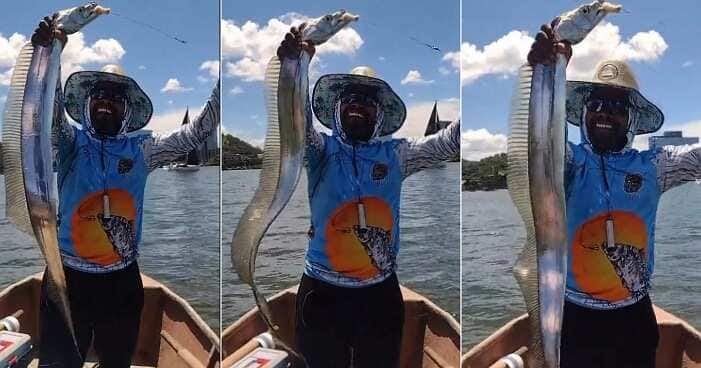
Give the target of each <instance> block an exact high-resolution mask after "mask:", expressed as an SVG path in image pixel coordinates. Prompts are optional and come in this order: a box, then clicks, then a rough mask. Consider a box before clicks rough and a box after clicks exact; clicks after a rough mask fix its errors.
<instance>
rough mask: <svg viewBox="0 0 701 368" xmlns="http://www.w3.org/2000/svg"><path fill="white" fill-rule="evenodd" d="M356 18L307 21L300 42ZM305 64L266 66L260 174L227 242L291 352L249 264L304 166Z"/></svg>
mask: <svg viewBox="0 0 701 368" xmlns="http://www.w3.org/2000/svg"><path fill="white" fill-rule="evenodd" d="M356 20H358V16H356V15H352V14H350V13H348V12H345V11H343V10H342V11H339V12H335V13H333V14H329V15H325V16H323V17H321V18H318V19H315V20H312V21H309V22H308V23H307V24H306V26H305V27H303V29H302V30H301V33H302V40H303V41H304V42H308V43H310V44H312V45H320V44H322V43H324V42H326V41H327V40H328V39H330V38H331V37H332V36H333V35H335V34H336V33H337V32H338V31H340V30H341V29H343V28H344V27H345V26H346V25H348V24H349V23H350V22H352V21H356ZM309 60H310V56H309V54H307V53H306V52H304V51H303V52H302V53H301V55H300V57H299V58H298V59H283V60H279V59H278V57H277V56H273V58H272V59H271V60H270V62H269V63H268V67H267V70H266V73H265V86H266V105H267V108H268V131H267V133H266V138H265V149H264V153H263V168H262V170H261V173H260V181H259V183H258V189H257V190H256V192H255V194H254V195H253V199H252V200H251V202H250V203H249V204H248V207H246V210H245V211H244V213H243V216H241V219H240V220H239V223H238V226H237V227H236V231H235V233H234V238H233V240H232V242H231V257H232V261H233V263H234V265H235V267H236V271H237V272H238V275H239V277H240V278H241V280H243V281H244V282H246V283H247V284H248V285H250V286H251V289H252V290H253V296H254V298H255V300H256V304H257V305H258V308H259V310H260V312H261V316H262V318H263V320H265V323H266V324H267V325H268V327H269V328H270V331H271V333H272V334H273V336H274V337H275V338H276V340H278V343H279V344H280V345H281V346H282V347H283V348H285V349H286V350H288V351H290V352H293V353H294V350H292V349H291V348H290V347H289V346H288V345H286V344H285V343H284V342H282V340H281V339H280V336H279V333H278V331H277V330H278V326H277V325H276V324H275V322H274V320H273V318H272V315H271V312H270V309H269V307H268V304H267V302H266V300H265V297H264V296H263V295H261V294H260V292H259V291H258V289H257V287H256V284H255V281H254V277H253V275H254V273H255V261H256V255H257V253H258V247H259V245H260V242H261V240H262V238H263V235H265V232H266V231H267V229H268V227H269V226H270V225H271V224H272V223H273V221H274V220H275V218H276V217H277V216H278V214H279V213H280V211H282V209H283V208H284V207H285V205H286V204H287V202H288V201H289V199H290V197H291V196H292V193H294V191H295V187H296V186H297V182H298V180H299V175H300V173H301V171H302V163H303V160H304V144H305V143H304V137H305V127H306V124H311V119H312V116H311V109H310V105H309V78H308V72H309Z"/></svg>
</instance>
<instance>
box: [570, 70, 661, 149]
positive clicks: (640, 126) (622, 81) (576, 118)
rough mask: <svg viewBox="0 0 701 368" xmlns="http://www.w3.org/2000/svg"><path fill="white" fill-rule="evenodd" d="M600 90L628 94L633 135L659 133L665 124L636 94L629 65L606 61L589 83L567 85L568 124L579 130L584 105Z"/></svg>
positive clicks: (571, 82) (635, 86) (646, 100)
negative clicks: (605, 89) (631, 112)
mask: <svg viewBox="0 0 701 368" xmlns="http://www.w3.org/2000/svg"><path fill="white" fill-rule="evenodd" d="M600 87H609V88H611V87H613V88H620V89H624V90H626V91H628V92H629V97H628V98H629V102H630V104H631V108H632V110H631V111H633V112H635V114H637V116H636V119H635V121H636V124H637V126H636V130H635V134H636V135H637V134H648V133H654V132H656V131H658V130H659V129H660V128H661V127H662V124H663V123H664V114H662V111H661V110H660V109H659V108H658V107H657V106H655V104H653V103H652V102H650V101H649V100H648V99H646V98H645V97H644V96H643V95H642V94H641V93H640V92H639V91H638V89H639V88H638V81H637V80H636V78H635V75H634V74H633V71H632V70H631V69H630V67H629V66H628V64H626V63H625V62H623V61H617V60H606V61H603V62H601V63H599V65H598V66H597V67H596V72H595V73H594V78H593V80H592V81H567V121H569V122H570V124H573V125H576V126H579V124H580V122H581V121H582V112H583V111H584V109H583V107H584V104H585V103H586V102H587V101H588V100H589V96H590V95H591V92H592V91H593V90H595V89H597V88H600Z"/></svg>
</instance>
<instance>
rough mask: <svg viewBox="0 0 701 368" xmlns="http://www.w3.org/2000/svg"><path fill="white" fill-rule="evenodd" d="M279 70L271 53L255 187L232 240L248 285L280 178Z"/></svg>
mask: <svg viewBox="0 0 701 368" xmlns="http://www.w3.org/2000/svg"><path fill="white" fill-rule="evenodd" d="M280 70H281V63H280V60H279V59H278V57H277V56H273V57H272V58H271V59H270V62H269V63H268V67H267V68H266V71H265V80H264V85H265V106H266V109H267V113H268V129H267V131H266V134H265V145H264V149H263V163H262V167H261V171H260V178H259V181H258V189H256V192H255V193H254V194H253V198H252V199H251V202H250V203H249V204H248V206H247V207H246V209H245V210H244V213H243V214H242V216H241V219H240V220H239V224H238V226H236V230H235V231H234V237H233V240H232V242H231V258H232V261H233V264H234V266H235V268H236V272H237V273H238V275H239V277H240V278H241V280H242V281H244V282H245V283H247V284H249V285H251V286H253V285H254V281H253V273H254V272H253V271H254V267H255V262H256V253H257V251H258V245H259V243H260V240H261V239H262V237H263V235H264V233H265V231H266V229H267V226H266V224H265V222H266V221H265V216H266V214H267V212H268V209H269V207H270V205H271V203H272V198H274V197H275V192H276V190H277V186H278V183H279V181H280V166H281V162H280V119H279V116H278V115H279V114H278V95H277V94H278V85H279V79H280ZM243 221H246V222H245V223H244V222H243ZM267 225H269V224H267Z"/></svg>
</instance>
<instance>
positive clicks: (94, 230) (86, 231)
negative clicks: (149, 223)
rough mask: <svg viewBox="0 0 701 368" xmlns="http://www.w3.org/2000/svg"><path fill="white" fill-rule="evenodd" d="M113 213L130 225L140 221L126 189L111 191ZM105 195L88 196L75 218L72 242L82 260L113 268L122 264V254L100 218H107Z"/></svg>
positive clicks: (73, 218) (82, 201) (100, 193)
mask: <svg viewBox="0 0 701 368" xmlns="http://www.w3.org/2000/svg"><path fill="white" fill-rule="evenodd" d="M107 192H108V194H109V198H110V212H111V214H112V215H113V216H121V217H123V218H125V219H127V220H128V221H131V222H132V223H133V221H134V220H135V219H136V206H135V205H134V199H133V198H132V197H131V195H130V194H129V192H127V191H126V190H122V189H109V190H108V191H107ZM102 196H103V192H102V191H99V192H93V193H90V194H88V195H87V196H86V197H85V198H83V200H81V201H80V204H79V205H78V207H77V210H76V211H75V212H74V213H73V217H72V218H71V228H72V233H71V238H72V240H73V244H74V248H75V252H76V254H77V255H78V256H80V257H81V258H84V259H86V260H88V261H89V262H92V263H97V264H100V265H103V266H109V265H111V264H114V263H115V262H117V261H119V260H120V256H119V253H117V251H116V250H115V247H114V246H113V245H112V243H111V242H110V240H109V238H108V237H107V234H106V233H105V230H104V228H103V227H102V225H101V224H100V220H99V215H103V211H104V210H103V201H102Z"/></svg>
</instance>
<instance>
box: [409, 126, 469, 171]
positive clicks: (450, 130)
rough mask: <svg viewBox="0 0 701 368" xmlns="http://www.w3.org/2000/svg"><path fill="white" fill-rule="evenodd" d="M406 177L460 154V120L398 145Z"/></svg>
mask: <svg viewBox="0 0 701 368" xmlns="http://www.w3.org/2000/svg"><path fill="white" fill-rule="evenodd" d="M397 149H398V154H399V162H401V165H402V176H403V177H404V178H406V177H408V176H409V175H411V174H413V173H415V172H418V171H420V170H422V169H428V168H431V167H435V166H437V165H439V164H440V163H441V162H444V161H447V160H449V159H451V158H453V157H456V156H458V155H459V154H460V122H459V121H454V122H452V123H450V125H448V126H447V127H446V128H445V129H441V130H440V131H439V132H437V133H435V134H432V135H429V136H427V137H423V138H419V139H407V140H406V141H404V142H403V143H401V144H400V145H399V146H398V147H397Z"/></svg>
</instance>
